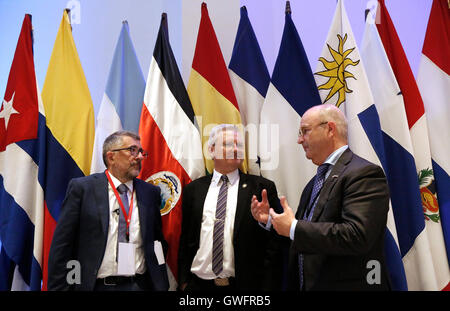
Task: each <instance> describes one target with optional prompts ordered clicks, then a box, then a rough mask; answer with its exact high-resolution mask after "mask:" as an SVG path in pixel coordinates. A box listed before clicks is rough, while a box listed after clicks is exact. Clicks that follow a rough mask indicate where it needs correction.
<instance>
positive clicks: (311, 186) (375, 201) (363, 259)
mask: <svg viewBox="0 0 450 311" xmlns="http://www.w3.org/2000/svg"><path fill="white" fill-rule="evenodd" d="M298 143H299V144H301V145H302V146H303V149H304V150H305V153H306V157H307V158H308V159H310V160H311V161H312V162H313V163H314V164H316V165H318V166H319V167H318V173H317V175H316V176H315V177H314V178H313V179H312V180H311V181H310V182H309V183H308V184H307V186H306V187H305V189H304V190H303V193H302V196H301V198H300V204H299V207H298V210H297V213H296V214H295V217H294V213H293V211H292V209H291V208H290V207H289V205H288V203H287V201H286V198H284V197H282V198H281V205H282V206H283V210H284V211H283V213H281V214H278V213H276V212H274V211H273V210H272V209H269V208H270V206H269V204H268V202H267V200H265V198H264V197H263V198H262V200H261V201H258V199H256V198H254V199H253V200H252V214H253V216H254V217H255V219H257V220H258V221H261V222H267V221H268V220H269V218H270V221H271V223H272V225H273V226H274V228H275V230H276V231H277V232H278V233H279V234H280V235H282V236H286V237H290V239H291V240H292V242H291V247H290V252H289V268H288V271H289V285H288V288H289V289H291V290H299V289H300V290H388V289H389V288H390V286H389V280H388V276H387V271H386V264H385V259H384V253H383V241H384V235H385V230H386V219H387V212H388V209H389V192H388V187H387V182H386V178H385V175H384V173H383V171H382V169H381V168H380V167H379V166H377V165H375V164H372V163H370V162H368V161H366V160H364V159H362V158H360V157H359V156H357V155H356V154H354V153H353V152H352V151H351V150H350V149H348V146H347V121H346V119H345V116H344V114H343V113H342V112H341V110H339V109H338V108H337V107H335V106H333V105H328V104H325V105H320V106H315V107H312V108H311V109H309V110H308V111H306V112H305V113H304V115H303V117H302V120H301V124H300V131H299V137H298Z"/></svg>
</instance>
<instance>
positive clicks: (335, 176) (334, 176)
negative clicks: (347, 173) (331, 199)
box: [331, 175, 339, 178]
mask: <svg viewBox="0 0 450 311" xmlns="http://www.w3.org/2000/svg"><path fill="white" fill-rule="evenodd" d="M338 177H339V176H338V175H333V176H331V178H338Z"/></svg>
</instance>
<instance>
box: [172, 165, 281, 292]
mask: <svg viewBox="0 0 450 311" xmlns="http://www.w3.org/2000/svg"><path fill="white" fill-rule="evenodd" d="M239 175H240V179H239V190H238V198H237V206H236V215H235V219H234V229H233V230H234V231H233V242H232V243H233V248H234V263H235V284H236V287H237V289H266V290H269V289H279V288H280V286H281V285H280V284H281V268H282V264H281V256H279V253H280V249H279V244H280V243H278V241H279V239H280V237H279V236H277V235H276V234H274V233H273V232H271V231H267V230H265V229H264V228H262V227H261V226H260V225H259V224H258V222H257V221H256V220H255V219H254V218H253V216H252V214H251V211H250V205H251V198H252V196H253V195H256V196H257V197H258V198H259V200H261V191H262V190H263V189H267V193H268V200H269V202H270V204H271V206H273V207H275V209H278V210H279V208H280V205H279V200H278V197H277V190H276V187H275V184H274V183H273V182H272V181H270V180H268V179H265V178H263V177H260V176H254V175H247V174H243V173H241V172H239ZM211 179H212V175H210V176H205V177H201V178H199V179H197V180H194V181H192V182H191V183H189V184H188V185H187V186H186V187H185V189H184V193H183V221H182V230H181V237H180V247H179V252H178V276H179V283H180V284H183V283H187V282H189V280H190V278H191V276H192V274H191V272H190V270H191V266H192V262H193V260H194V257H195V255H196V253H197V250H198V249H199V245H200V231H201V225H202V215H203V205H204V202H205V198H206V194H207V192H208V189H209V185H210V183H211ZM277 207H278V208H277Z"/></svg>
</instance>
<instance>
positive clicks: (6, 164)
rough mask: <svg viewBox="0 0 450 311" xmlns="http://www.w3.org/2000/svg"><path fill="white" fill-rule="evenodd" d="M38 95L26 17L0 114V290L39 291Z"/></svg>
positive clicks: (41, 129)
mask: <svg viewBox="0 0 450 311" xmlns="http://www.w3.org/2000/svg"><path fill="white" fill-rule="evenodd" d="M38 90H39V88H38V86H37V81H36V76H35V70H34V60H33V31H32V25H31V15H29V14H27V15H25V18H24V20H23V24H22V30H21V32H20V36H19V40H18V43H17V47H16V51H15V54H14V59H13V62H12V65H11V70H10V73H9V78H8V84H7V86H6V92H5V96H4V99H3V102H2V105H1V109H0V240H1V253H0V290H28V289H30V290H40V289H41V280H42V266H43V264H42V243H43V224H44V190H43V184H44V182H45V180H44V177H45V176H44V174H43V169H42V166H41V164H45V163H44V162H45V114H44V109H43V106H42V102H41V100H40V95H39V91H38ZM44 167H45V166H44Z"/></svg>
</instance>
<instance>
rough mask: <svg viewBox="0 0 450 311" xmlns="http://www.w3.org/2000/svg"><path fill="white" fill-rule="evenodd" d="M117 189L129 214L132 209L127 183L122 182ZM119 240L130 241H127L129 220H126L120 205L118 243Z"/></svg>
mask: <svg viewBox="0 0 450 311" xmlns="http://www.w3.org/2000/svg"><path fill="white" fill-rule="evenodd" d="M117 191H118V192H119V195H120V199H121V200H122V204H123V207H124V208H125V211H126V212H127V214H128V211H129V209H130V206H129V204H128V195H127V192H128V187H127V186H126V185H125V184H120V185H119V187H117ZM119 242H128V241H127V222H126V220H125V215H124V214H123V212H122V209H121V208H120V206H119V229H118V236H117V245H119V244H118V243H119Z"/></svg>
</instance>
